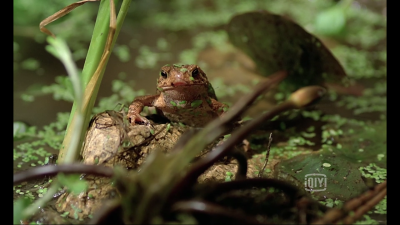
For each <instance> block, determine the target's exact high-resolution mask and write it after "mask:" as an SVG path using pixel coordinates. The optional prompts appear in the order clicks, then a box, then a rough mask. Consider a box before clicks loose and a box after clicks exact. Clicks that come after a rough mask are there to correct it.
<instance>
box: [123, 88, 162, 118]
mask: <svg viewBox="0 0 400 225" xmlns="http://www.w3.org/2000/svg"><path fill="white" fill-rule="evenodd" d="M158 97H159V95H145V96H139V97H136V98H135V100H133V102H132V103H131V105H130V106H129V110H128V115H127V117H128V121H129V122H130V123H131V124H132V125H135V122H144V123H145V124H146V125H149V124H150V121H149V120H148V119H146V118H145V117H143V116H141V115H140V113H141V112H142V110H143V107H145V106H153V102H154V101H155V100H156V99H157V98H158Z"/></svg>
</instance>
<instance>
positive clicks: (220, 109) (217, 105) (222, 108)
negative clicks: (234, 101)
mask: <svg viewBox="0 0 400 225" xmlns="http://www.w3.org/2000/svg"><path fill="white" fill-rule="evenodd" d="M211 107H212V109H213V111H214V112H217V114H218V116H221V115H222V114H223V113H225V112H226V111H227V110H228V108H229V106H228V105H226V104H224V103H221V102H219V101H217V100H215V99H213V98H212V99H211Z"/></svg>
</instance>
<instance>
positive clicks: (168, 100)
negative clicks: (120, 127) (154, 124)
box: [127, 64, 228, 127]
mask: <svg viewBox="0 0 400 225" xmlns="http://www.w3.org/2000/svg"><path fill="white" fill-rule="evenodd" d="M144 106H154V107H155V108H156V111H157V113H158V114H160V115H163V116H164V117H166V118H168V119H169V120H170V121H172V122H181V123H183V124H186V125H189V126H194V127H203V126H205V125H206V124H207V123H208V122H210V121H211V120H213V119H215V118H217V117H219V116H220V115H221V114H222V113H224V112H225V111H226V110H227V108H228V106H227V105H225V104H223V103H221V102H218V101H217V96H215V92H214V89H213V87H212V86H211V83H210V82H209V81H208V79H207V76H206V74H205V73H204V72H203V70H201V69H200V67H199V66H197V65H177V64H173V65H172V66H171V65H169V64H167V65H165V66H163V67H161V72H160V77H159V78H158V79H157V94H156V95H146V96H140V97H136V98H135V100H134V101H133V102H132V104H131V105H130V106H129V111H128V115H127V117H128V120H129V121H130V123H131V124H132V125H135V122H144V123H145V124H149V121H148V120H147V119H146V118H144V117H143V116H141V115H140V112H141V111H142V110H143V107H144Z"/></svg>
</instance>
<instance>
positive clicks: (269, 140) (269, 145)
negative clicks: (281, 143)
mask: <svg viewBox="0 0 400 225" xmlns="http://www.w3.org/2000/svg"><path fill="white" fill-rule="evenodd" d="M271 143H272V133H270V134H269V139H268V146H267V154H266V155H265V162H264V165H263V167H262V169H261V170H260V172H259V173H258V177H261V176H262V174H263V173H264V170H265V167H266V166H267V164H268V158H269V152H270V151H271Z"/></svg>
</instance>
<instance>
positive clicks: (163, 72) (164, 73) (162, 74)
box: [160, 70, 168, 78]
mask: <svg viewBox="0 0 400 225" xmlns="http://www.w3.org/2000/svg"><path fill="white" fill-rule="evenodd" d="M160 76H162V77H163V78H167V76H168V75H167V73H166V72H165V71H163V70H161V73H160Z"/></svg>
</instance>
